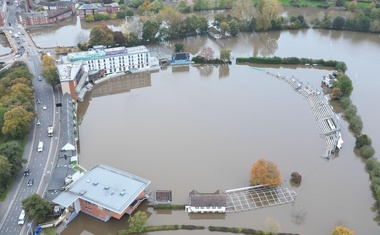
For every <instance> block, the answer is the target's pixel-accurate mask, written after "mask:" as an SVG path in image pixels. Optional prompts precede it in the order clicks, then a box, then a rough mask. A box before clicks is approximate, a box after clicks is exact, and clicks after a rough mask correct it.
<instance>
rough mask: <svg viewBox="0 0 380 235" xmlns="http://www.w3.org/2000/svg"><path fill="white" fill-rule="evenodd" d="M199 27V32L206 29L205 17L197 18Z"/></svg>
mask: <svg viewBox="0 0 380 235" xmlns="http://www.w3.org/2000/svg"><path fill="white" fill-rule="evenodd" d="M199 29H200V30H201V32H206V31H207V29H208V20H207V19H206V18H205V17H200V18H199Z"/></svg>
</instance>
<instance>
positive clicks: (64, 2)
mask: <svg viewBox="0 0 380 235" xmlns="http://www.w3.org/2000/svg"><path fill="white" fill-rule="evenodd" d="M38 5H40V6H72V5H74V3H73V2H71V1H56V2H45V1H40V2H39V3H38Z"/></svg>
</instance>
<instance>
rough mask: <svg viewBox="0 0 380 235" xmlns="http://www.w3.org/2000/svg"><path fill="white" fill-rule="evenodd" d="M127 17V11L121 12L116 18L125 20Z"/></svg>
mask: <svg viewBox="0 0 380 235" xmlns="http://www.w3.org/2000/svg"><path fill="white" fill-rule="evenodd" d="M126 16H127V12H125V11H119V12H118V13H117V15H116V18H118V19H124V18H125V17H126Z"/></svg>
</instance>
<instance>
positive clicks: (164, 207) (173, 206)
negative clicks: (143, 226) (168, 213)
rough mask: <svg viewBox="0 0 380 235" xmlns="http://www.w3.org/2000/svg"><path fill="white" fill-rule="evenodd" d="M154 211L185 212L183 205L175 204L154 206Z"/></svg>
mask: <svg viewBox="0 0 380 235" xmlns="http://www.w3.org/2000/svg"><path fill="white" fill-rule="evenodd" d="M153 208H154V209H155V210H185V205H176V204H155V205H153Z"/></svg>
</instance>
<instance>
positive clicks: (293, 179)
mask: <svg viewBox="0 0 380 235" xmlns="http://www.w3.org/2000/svg"><path fill="white" fill-rule="evenodd" d="M301 181H302V176H301V175H300V173H298V172H296V171H295V172H292V174H291V175H290V182H291V183H295V184H300V183H301Z"/></svg>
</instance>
